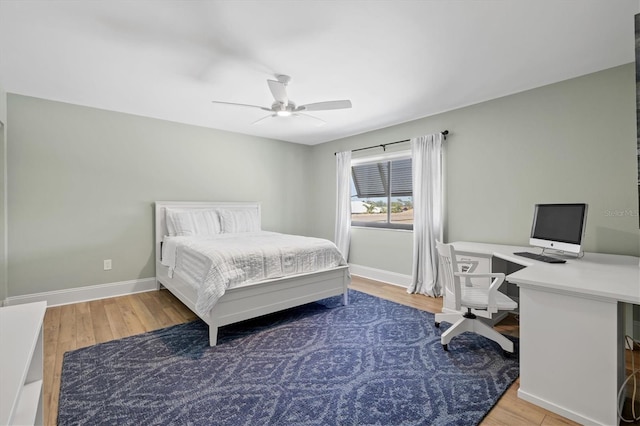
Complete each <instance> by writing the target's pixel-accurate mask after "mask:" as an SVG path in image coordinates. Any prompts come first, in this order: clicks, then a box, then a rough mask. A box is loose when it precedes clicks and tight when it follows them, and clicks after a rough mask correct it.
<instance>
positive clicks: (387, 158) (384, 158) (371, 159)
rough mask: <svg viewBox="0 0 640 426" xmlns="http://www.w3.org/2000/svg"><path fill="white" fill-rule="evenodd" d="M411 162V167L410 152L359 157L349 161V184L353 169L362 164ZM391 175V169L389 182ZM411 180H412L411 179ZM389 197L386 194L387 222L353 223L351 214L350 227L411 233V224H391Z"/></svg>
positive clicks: (411, 158) (411, 157) (389, 195)
mask: <svg viewBox="0 0 640 426" xmlns="http://www.w3.org/2000/svg"><path fill="white" fill-rule="evenodd" d="M406 159H409V160H411V164H412V167H413V156H412V155H411V151H410V150H403V151H396V152H388V153H384V154H379V155H373V156H367V157H359V158H352V159H351V168H352V171H351V176H350V179H351V184H353V167H354V166H358V165H362V164H375V163H382V162H391V161H394V160H406ZM392 173H393V169H391V173H390V174H389V180H391V174H392ZM412 179H413V178H412ZM411 192H412V195H411V199H412V201H413V182H412V187H411ZM391 197H392V195H391V194H390V193H388V194H387V206H388V207H387V221H386V222H363V221H354V220H353V213H351V226H352V227H357V228H376V229H393V230H404V231H413V223H410V224H406V223H393V222H391Z"/></svg>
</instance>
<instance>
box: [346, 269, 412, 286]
mask: <svg viewBox="0 0 640 426" xmlns="http://www.w3.org/2000/svg"><path fill="white" fill-rule="evenodd" d="M349 271H350V272H351V273H352V274H353V275H357V276H359V277H362V278H368V279H370V280H374V281H380V282H383V283H386V284H392V285H397V286H400V287H405V288H409V286H410V285H411V280H412V278H411V275H404V274H399V273H397V272H390V271H384V270H382V269H376V268H371V267H369V266H362V265H354V264H353V263H350V264H349Z"/></svg>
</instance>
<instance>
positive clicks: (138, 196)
mask: <svg viewBox="0 0 640 426" xmlns="http://www.w3.org/2000/svg"><path fill="white" fill-rule="evenodd" d="M7 111H8V113H7V115H8V116H7V122H8V125H7V126H6V128H7V130H8V132H7V138H6V140H7V141H8V142H9V143H8V153H7V161H8V166H7V169H8V170H7V172H8V228H7V229H8V242H9V254H8V285H7V284H6V283H7V280H4V283H5V284H4V285H3V284H2V282H1V280H2V274H1V273H0V297H2V298H3V296H18V295H24V294H33V293H39V292H45V291H54V290H62V289H69V288H76V287H81V286H87V285H94V284H101V283H111V282H118V281H125V280H132V279H136V278H148V277H153V276H154V264H153V215H152V206H153V202H154V201H155V200H228V201H234V200H235V201H252V200H257V201H262V203H263V225H264V228H265V229H269V230H274V231H280V232H290V233H299V234H305V235H316V236H321V237H326V238H329V239H333V227H334V220H335V157H334V155H333V153H334V152H335V151H339V150H344V149H354V148H358V147H364V146H370V145H376V144H380V143H387V142H392V141H396V140H400V139H406V138H408V137H411V136H417V135H422V134H428V133H433V132H437V131H440V130H443V129H449V130H450V131H451V134H450V136H449V138H448V140H447V142H446V164H447V170H446V178H447V193H448V198H447V210H448V220H447V225H446V239H447V240H448V241H454V240H468V241H486V242H496V243H509V244H523V245H525V244H527V241H528V232H529V227H530V222H531V214H532V208H533V204H535V203H536V202H570V201H576V202H579V201H585V202H587V203H589V205H590V215H589V219H588V226H587V237H586V241H585V248H586V250H589V251H601V252H609V253H623V254H633V255H638V254H639V252H640V248H639V245H638V241H639V239H640V232H639V231H638V217H637V215H638V200H637V190H636V184H635V176H636V162H635V158H636V151H635V78H634V68H633V65H632V64H629V65H624V66H621V67H617V68H613V69H610V70H605V71H602V72H599V73H596V74H591V75H587V76H584V77H580V78H577V79H572V80H568V81H565V82H561V83H557V84H553V85H549V86H545V87H542V88H538V89H535V90H531V91H527V92H523V93H519V94H515V95H512V96H507V97H504V98H500V99H496V100H492V101H488V102H484V103H481V104H478V105H473V106H470V107H466V108H461V109H458V110H454V111H450V112H446V113H443V114H438V115H435V116H432V117H427V118H424V119H421V120H416V121H412V122H409V123H405V124H402V125H398V126H393V127H389V128H385V129H381V130H377V131H373V132H370V133H366V134H362V135H358V136H353V137H350V138H345V139H341V140H337V141H333V142H330V143H326V144H321V145H317V146H313V147H309V146H304V145H297V144H290V143H286V142H281V141H275V140H269V139H262V138H256V137H251V136H245V135H239V134H233V133H227V132H222V131H216V130H211V129H205V128H199V127H195V126H188V125H182V124H177V123H171V122H167V121H161V120H154V119H149V118H144V117H138V116H132V115H127V114H120V113H114V112H109V111H103V110H98V109H93V108H86V107H81V106H76V105H69V104H63V103H58V102H52V101H45V100H42V99H35V98H29V97H24V96H19V95H13V94H10V95H8V98H7ZM396 147H397V148H401V145H398V146H396ZM371 152H375V151H368V153H371ZM1 222H2V221H0V223H1ZM4 232H5V230H4V229H0V233H4ZM1 236H2V235H0V237H1ZM411 248H412V233H411V232H402V231H400V232H398V231H388V230H371V229H354V232H353V239H352V248H351V257H350V261H351V262H352V263H354V264H359V265H363V266H368V267H372V268H376V269H381V270H386V271H390V272H395V273H399V274H406V275H410V274H411V258H412V253H411ZM103 259H113V270H112V271H107V272H105V271H103V270H102V261H103ZM3 266H4V265H3ZM7 287H8V288H7ZM3 291H4V295H3V293H2V292H3Z"/></svg>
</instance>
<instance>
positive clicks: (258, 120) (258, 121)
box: [251, 114, 276, 124]
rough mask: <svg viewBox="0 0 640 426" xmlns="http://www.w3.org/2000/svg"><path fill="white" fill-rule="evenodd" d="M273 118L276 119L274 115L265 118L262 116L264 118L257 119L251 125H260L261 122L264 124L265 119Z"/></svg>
mask: <svg viewBox="0 0 640 426" xmlns="http://www.w3.org/2000/svg"><path fill="white" fill-rule="evenodd" d="M273 117H276V114H269V115H266V116H264V117H262V118H259V119H257V120H256V121H254V122H253V123H251V124H260V123H263V122H264V120H266V119H267V118H273Z"/></svg>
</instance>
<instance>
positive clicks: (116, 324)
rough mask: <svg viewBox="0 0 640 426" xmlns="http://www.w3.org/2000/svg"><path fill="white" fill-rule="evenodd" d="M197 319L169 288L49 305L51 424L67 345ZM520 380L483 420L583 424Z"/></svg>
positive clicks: (417, 302)
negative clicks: (522, 388)
mask: <svg viewBox="0 0 640 426" xmlns="http://www.w3.org/2000/svg"><path fill="white" fill-rule="evenodd" d="M351 287H352V288H353V289H355V290H359V291H362V292H365V293H369V294H373V295H375V296H378V297H381V298H384V299H389V300H393V301H395V302H397V303H402V304H405V305H409V306H413V307H415V308H418V309H423V310H426V311H429V312H434V313H435V312H440V310H441V309H442V299H441V298H431V297H427V296H422V295H410V294H408V293H407V292H406V289H404V288H401V287H396V286H392V285H387V284H382V283H378V282H374V281H368V280H364V279H361V278H358V277H354V278H353V281H352V284H351ZM194 319H196V316H195V315H194V314H193V313H192V312H191V311H189V310H188V309H187V308H186V307H185V306H184V305H183V304H182V303H180V301H178V300H177V299H176V298H175V297H174V296H173V295H171V294H170V293H169V292H168V291H166V290H161V291H152V292H146V293H138V294H134V295H129V296H122V297H115V298H111V299H103V300H97V301H92V302H84V303H76V304H72V305H64V306H55V307H50V308H48V309H47V313H46V315H45V320H44V415H45V424H47V425H55V424H56V418H57V412H58V397H59V394H60V375H61V372H62V357H63V355H64V353H65V352H66V351H69V350H73V349H78V348H81V347H85V346H90V345H94V344H96V343H101V342H105V341H109V340H113V339H119V338H122V337H127V336H131V335H134V334H140V333H144V332H146V331H151V330H156V329H159V328H163V327H168V326H171V325H174V324H180V323H184V322H188V321H192V320H194ZM497 328H498V329H499V330H500V332H502V333H505V334H510V335H514V336H518V331H519V327H518V323H517V319H515V318H513V317H509V318H507V319H505V320H504V321H503V322H502V323H501V324H499V325H498V327H497ZM636 352H639V351H636ZM636 365H640V362H639V363H638V364H636ZM518 386H519V381H518V380H516V382H515V383H514V384H513V385H512V386H511V387H510V388H509V390H508V391H507V392H506V393H505V395H504V396H503V397H502V398H501V399H500V401H499V402H498V404H497V405H496V406H495V407H494V408H493V409H492V410H491V412H490V413H489V414H488V415H487V417H486V418H485V419H484V421H483V422H482V425H509V426H512V425H576V424H577V423H574V422H572V421H570V420H567V419H565V418H563V417H560V416H558V415H556V414H553V413H551V412H549V411H547V410H544V409H542V408H539V407H537V406H535V405H533V404H529V403H528V402H525V401H523V400H521V399H519V398H518V397H517V389H518Z"/></svg>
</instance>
